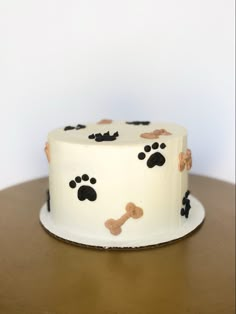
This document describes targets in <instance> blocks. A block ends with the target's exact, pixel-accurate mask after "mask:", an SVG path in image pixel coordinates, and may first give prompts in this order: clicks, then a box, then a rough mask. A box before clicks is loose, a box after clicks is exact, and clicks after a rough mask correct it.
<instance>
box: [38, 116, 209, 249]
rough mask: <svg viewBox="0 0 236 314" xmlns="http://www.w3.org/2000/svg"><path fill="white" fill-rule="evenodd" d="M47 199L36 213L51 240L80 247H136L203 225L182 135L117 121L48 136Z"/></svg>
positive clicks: (164, 126) (174, 129) (164, 127)
mask: <svg viewBox="0 0 236 314" xmlns="http://www.w3.org/2000/svg"><path fill="white" fill-rule="evenodd" d="M45 151H46V154H47V157H48V161H49V191H50V200H48V204H47V206H46V205H45V206H44V207H43V208H42V210H41V214H40V219H41V222H42V224H43V225H44V227H45V228H46V229H47V230H48V231H50V232H51V233H53V234H54V235H56V236H58V237H60V238H62V239H65V240H68V241H72V242H75V243H79V244H84V245H91V246H99V247H105V248H110V247H111V248H135V247H143V246H149V245H156V244H160V243H163V242H168V241H171V240H174V239H177V238H180V237H182V236H184V235H186V234H187V233H189V232H191V231H192V230H194V229H195V228H196V227H197V226H198V225H199V224H200V223H201V222H202V221H203V219H204V209H203V207H202V205H201V204H200V203H199V202H198V201H197V200H196V199H195V198H194V197H193V196H191V195H189V194H190V192H189V191H188V171H189V170H190V168H191V165H192V159H191V151H190V150H189V149H188V148H187V131H186V129H185V128H183V127H181V126H178V125H176V124H170V123H149V122H146V121H143V122H136V121H135V122H114V121H112V120H102V121H100V122H98V123H94V124H87V125H77V126H75V127H72V126H68V127H64V128H59V129H56V130H54V131H52V132H51V133H49V136H48V142H47V145H46V149H45Z"/></svg>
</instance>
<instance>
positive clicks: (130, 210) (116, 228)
mask: <svg viewBox="0 0 236 314" xmlns="http://www.w3.org/2000/svg"><path fill="white" fill-rule="evenodd" d="M125 210H126V213H125V214H124V215H122V216H121V217H120V218H119V219H116V220H115V219H108V220H107V221H106V222H105V226H106V228H108V229H109V230H110V232H111V234H113V235H118V234H120V233H121V232H122V229H121V226H122V225H123V224H124V223H125V222H126V221H127V220H128V219H129V218H133V219H138V218H140V217H142V216H143V210H142V208H140V207H137V206H136V205H135V204H134V203H128V204H127V205H126V207H125Z"/></svg>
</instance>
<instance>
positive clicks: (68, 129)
mask: <svg viewBox="0 0 236 314" xmlns="http://www.w3.org/2000/svg"><path fill="white" fill-rule="evenodd" d="M85 128H86V125H83V124H77V125H76V126H70V125H68V126H66V127H65V128H64V131H70V130H80V129H85Z"/></svg>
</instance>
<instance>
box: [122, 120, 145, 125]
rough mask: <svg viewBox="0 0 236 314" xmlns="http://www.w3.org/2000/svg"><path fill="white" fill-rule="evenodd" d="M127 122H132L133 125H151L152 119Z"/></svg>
mask: <svg viewBox="0 0 236 314" xmlns="http://www.w3.org/2000/svg"><path fill="white" fill-rule="evenodd" d="M126 124H131V125H149V124H150V121H131V122H126Z"/></svg>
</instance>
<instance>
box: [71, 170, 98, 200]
mask: <svg viewBox="0 0 236 314" xmlns="http://www.w3.org/2000/svg"><path fill="white" fill-rule="evenodd" d="M84 182H87V184H84ZM96 182H97V180H96V179H95V178H91V179H90V180H89V176H88V175H87V174H83V175H82V176H81V177H80V176H77V177H76V178H75V179H74V180H71V181H70V182H69V186H70V188H71V189H75V188H76V187H78V186H80V187H79V189H78V191H77V197H78V199H79V200H80V201H85V200H88V201H90V202H94V201H95V200H96V199H97V193H96V191H95V189H94V188H93V187H92V186H91V185H90V184H92V185H94V184H96ZM81 184H82V185H81ZM88 184H89V185H88Z"/></svg>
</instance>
